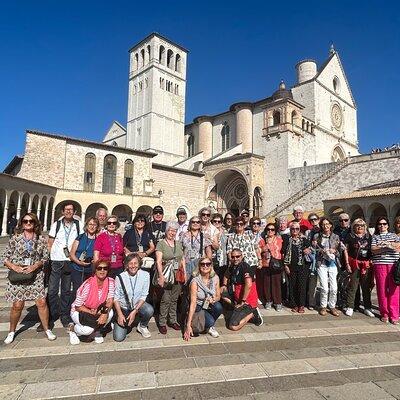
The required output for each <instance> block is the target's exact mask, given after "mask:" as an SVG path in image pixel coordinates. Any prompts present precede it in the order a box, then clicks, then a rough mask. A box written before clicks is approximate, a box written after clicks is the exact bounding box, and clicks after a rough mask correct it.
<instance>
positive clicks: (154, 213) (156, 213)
mask: <svg viewBox="0 0 400 400" xmlns="http://www.w3.org/2000/svg"><path fill="white" fill-rule="evenodd" d="M153 215H164V213H162V212H161V211H156V212H153Z"/></svg>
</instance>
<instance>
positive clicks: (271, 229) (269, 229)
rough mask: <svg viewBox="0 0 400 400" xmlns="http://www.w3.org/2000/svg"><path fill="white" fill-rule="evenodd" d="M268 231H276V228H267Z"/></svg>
mask: <svg viewBox="0 0 400 400" xmlns="http://www.w3.org/2000/svg"><path fill="white" fill-rule="evenodd" d="M266 231H267V232H275V228H267V229H266Z"/></svg>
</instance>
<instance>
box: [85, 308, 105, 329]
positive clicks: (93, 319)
mask: <svg viewBox="0 0 400 400" xmlns="http://www.w3.org/2000/svg"><path fill="white" fill-rule="evenodd" d="M105 308H106V303H103V304H100V305H99V306H98V307H97V313H100V314H103V313H104V309H105ZM98 319H99V316H98V314H96V315H93V314H89V313H87V312H84V311H79V323H80V324H81V325H84V326H90V327H91V328H93V329H97V328H98V327H99V324H98V322H97V320H98Z"/></svg>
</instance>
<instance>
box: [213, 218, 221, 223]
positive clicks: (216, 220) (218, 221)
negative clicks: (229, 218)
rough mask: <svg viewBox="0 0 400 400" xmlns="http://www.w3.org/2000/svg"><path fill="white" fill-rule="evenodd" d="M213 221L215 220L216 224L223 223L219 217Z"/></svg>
mask: <svg viewBox="0 0 400 400" xmlns="http://www.w3.org/2000/svg"><path fill="white" fill-rule="evenodd" d="M212 222H213V223H214V224H220V223H222V221H220V220H219V219H213V220H212Z"/></svg>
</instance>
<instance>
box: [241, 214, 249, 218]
mask: <svg viewBox="0 0 400 400" xmlns="http://www.w3.org/2000/svg"><path fill="white" fill-rule="evenodd" d="M241 216H242V217H247V218H248V217H249V214H241Z"/></svg>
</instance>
